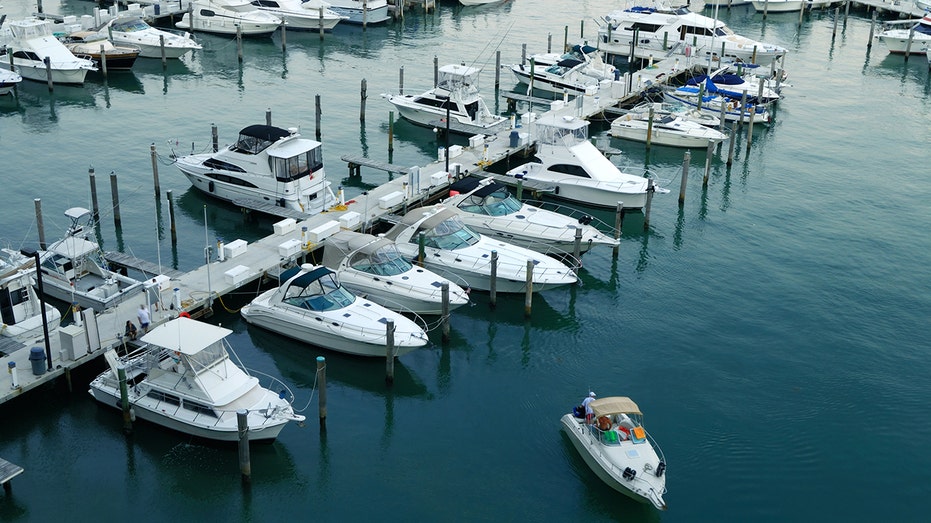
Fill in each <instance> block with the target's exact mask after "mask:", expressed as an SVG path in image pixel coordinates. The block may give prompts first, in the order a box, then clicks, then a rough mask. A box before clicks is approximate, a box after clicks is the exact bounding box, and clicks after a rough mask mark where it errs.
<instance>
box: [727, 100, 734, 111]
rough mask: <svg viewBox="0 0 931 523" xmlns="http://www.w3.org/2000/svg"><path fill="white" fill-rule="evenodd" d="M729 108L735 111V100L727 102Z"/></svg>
mask: <svg viewBox="0 0 931 523" xmlns="http://www.w3.org/2000/svg"><path fill="white" fill-rule="evenodd" d="M727 110H728V111H733V110H734V102H728V104H727Z"/></svg>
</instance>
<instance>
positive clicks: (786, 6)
mask: <svg viewBox="0 0 931 523" xmlns="http://www.w3.org/2000/svg"><path fill="white" fill-rule="evenodd" d="M750 3H751V4H753V9H754V10H756V11H757V12H758V13H763V12H766V13H791V12H793V11H795V12H797V11H801V10H802V9H803V8H804V7H806V6H808V5H809V4H811V2H810V1H809V0H752V1H751V2H750Z"/></svg>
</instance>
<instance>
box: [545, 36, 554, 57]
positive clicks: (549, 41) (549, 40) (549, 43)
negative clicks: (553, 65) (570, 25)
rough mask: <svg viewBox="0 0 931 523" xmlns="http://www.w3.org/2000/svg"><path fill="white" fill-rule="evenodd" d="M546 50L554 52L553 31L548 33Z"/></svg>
mask: <svg viewBox="0 0 931 523" xmlns="http://www.w3.org/2000/svg"><path fill="white" fill-rule="evenodd" d="M546 52H547V53H552V52H553V33H546Z"/></svg>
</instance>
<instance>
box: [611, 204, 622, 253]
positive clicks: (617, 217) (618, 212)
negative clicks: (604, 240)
mask: <svg viewBox="0 0 931 523" xmlns="http://www.w3.org/2000/svg"><path fill="white" fill-rule="evenodd" d="M623 227H624V202H617V209H615V211H614V239H615V240H618V242H620V239H621V229H622V228H623ZM620 249H621V245H620V243H618V244H617V245H615V246H614V249H612V255H613V256H614V257H615V258H617V254H618V252H619V251H620Z"/></svg>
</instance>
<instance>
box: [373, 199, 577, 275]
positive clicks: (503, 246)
mask: <svg viewBox="0 0 931 523" xmlns="http://www.w3.org/2000/svg"><path fill="white" fill-rule="evenodd" d="M421 234H422V235H423V259H422V261H423V264H424V266H425V267H427V268H428V269H430V270H431V271H433V272H435V273H437V274H440V275H447V274H448V275H450V278H454V279H456V280H457V281H465V282H466V283H467V284H468V285H469V287H471V288H472V289H477V290H481V291H487V290H490V289H491V272H492V270H491V267H492V265H491V264H492V258H493V256H497V260H498V264H497V273H496V274H497V287H496V290H497V292H502V293H523V292H526V289H527V263H528V262H531V265H532V274H531V277H532V279H533V286H532V290H533V291H534V292H537V291H542V290H545V289H549V288H552V287H558V286H561V285H567V284H570V283H575V282H576V281H577V278H576V276H575V273H574V272H573V270H572V269H571V268H569V267H568V266H566V265H565V264H563V263H562V262H560V261H557V260H556V259H555V258H551V257H549V256H546V255H543V254H540V253H538V252H536V251H532V250H530V249H526V248H524V247H518V246H517V245H513V244H511V243H507V242H504V241H501V240H498V239H494V238H490V237H487V236H484V235H482V234H479V233H477V232H475V231H473V230H472V229H470V228H469V227H468V226H466V225H465V224H464V223H463V222H462V219H461V218H460V217H459V214H458V213H457V212H456V211H453V210H451V209H447V208H445V207H444V206H442V205H433V206H429V207H421V208H418V209H414V210H412V211H410V212H408V213H407V214H406V215H405V216H404V217H403V218H402V219H401V221H400V222H399V223H397V224H395V225H394V227H392V228H391V229H390V230H389V231H388V232H387V233H385V237H386V238H388V239H391V240H394V242H395V244H396V245H397V248H398V250H399V251H400V252H401V253H402V254H403V255H404V256H405V257H407V258H408V259H411V260H414V259H417V260H419V259H420V245H419V244H420V237H421ZM493 253H496V254H494V255H493Z"/></svg>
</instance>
